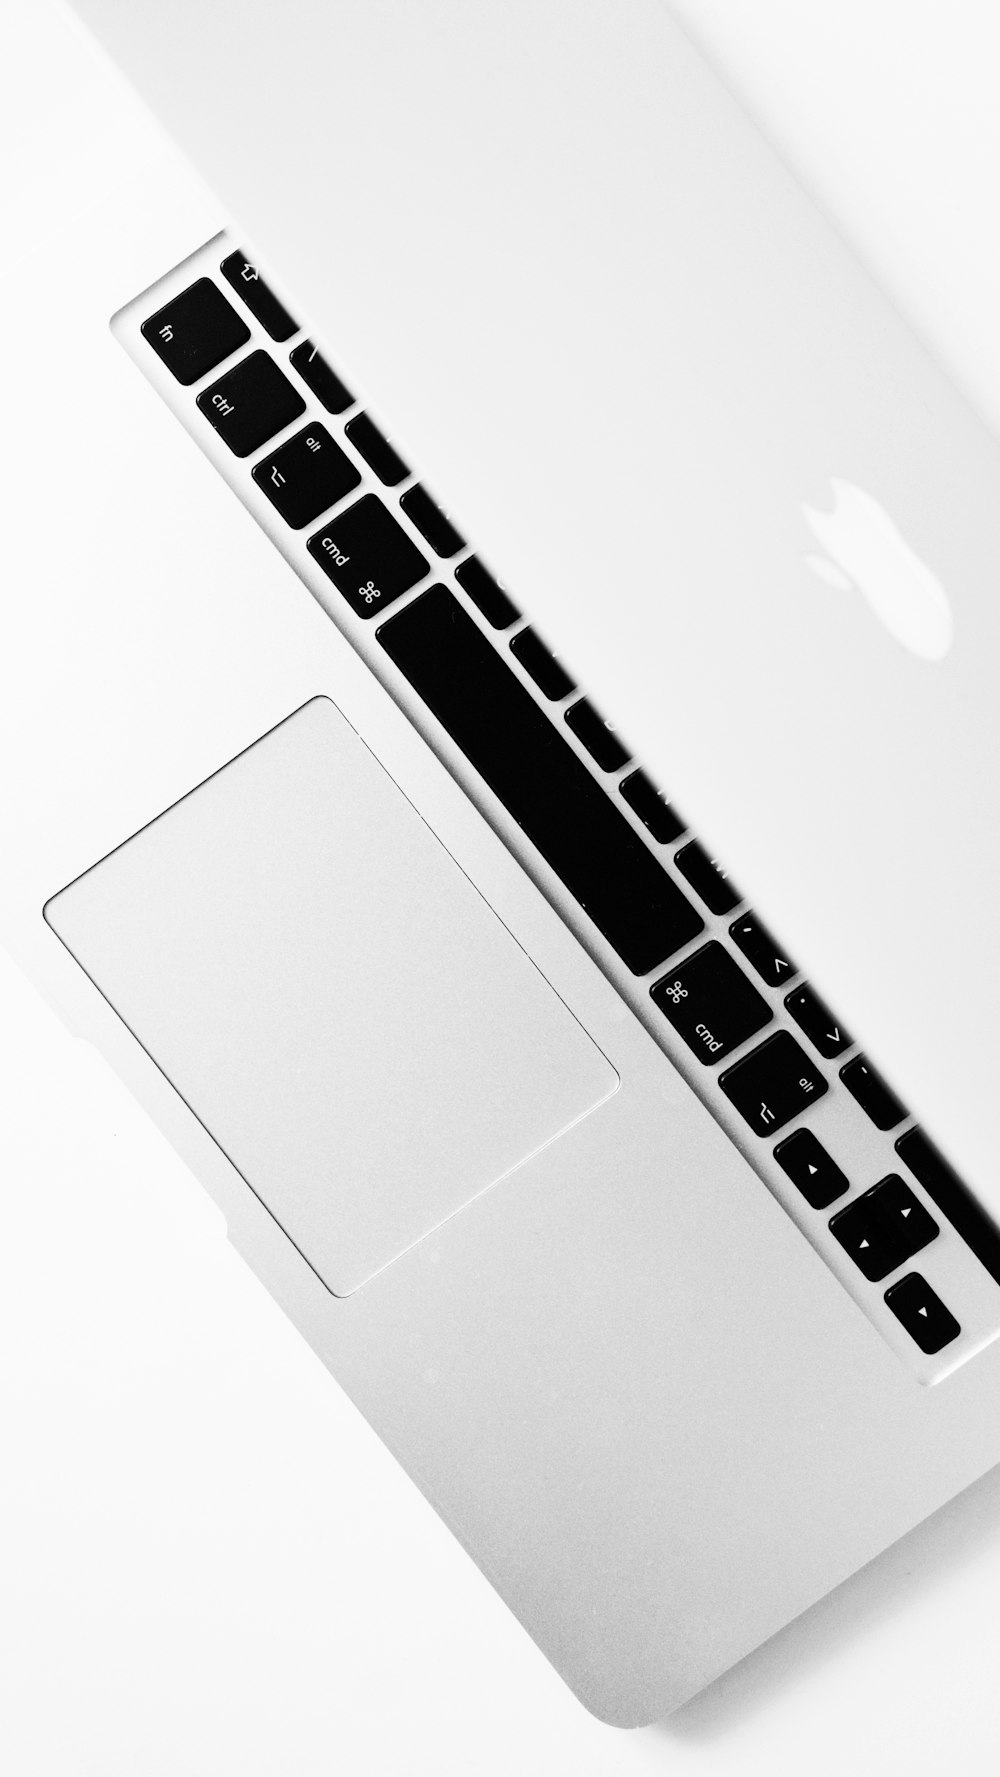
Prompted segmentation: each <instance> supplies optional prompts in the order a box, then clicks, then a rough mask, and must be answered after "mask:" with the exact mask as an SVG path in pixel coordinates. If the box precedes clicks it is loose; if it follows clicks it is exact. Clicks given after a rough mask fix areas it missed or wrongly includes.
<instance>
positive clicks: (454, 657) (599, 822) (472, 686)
mask: <svg viewBox="0 0 1000 1777" xmlns="http://www.w3.org/2000/svg"><path fill="white" fill-rule="evenodd" d="M378 638H379V641H380V642H381V644H382V646H383V648H384V649H385V650H386V653H387V654H388V655H389V656H390V658H391V659H392V660H393V661H395V663H396V665H397V666H398V667H399V670H400V672H402V673H403V674H404V676H405V677H406V678H407V679H409V681H410V684H411V685H412V686H413V688H414V690H415V691H417V692H418V693H419V695H420V696H421V697H422V698H423V700H424V702H425V703H426V704H427V706H428V708H429V709H431V710H432V711H433V713H434V715H435V716H436V717H437V719H438V721H439V722H440V723H441V725H442V727H444V728H445V729H446V730H447V732H448V733H449V734H450V735H451V737H452V739H453V740H454V741H455V742H456V744H457V745H458V746H459V747H460V748H461V750H462V752H463V753H464V754H465V755H466V758H467V759H468V760H469V761H470V763H471V764H472V765H474V766H475V768H476V770H477V771H478V772H479V773H480V774H481V775H482V777H484V778H485V780H486V782H487V783H488V784H489V786H490V788H491V790H493V792H494V794H495V795H496V796H497V797H499V799H500V801H501V802H502V803H503V805H504V807H505V808H506V809H507V810H508V812H509V813H510V814H511V815H512V816H513V818H514V820H515V821H516V822H517V824H518V826H519V827H521V828H522V830H523V831H524V832H525V833H526V834H527V836H528V838H529V839H530V840H531V841H532V843H533V844H534V845H536V846H537V847H538V850H539V851H540V852H541V853H542V856H543V857H544V858H546V859H547V860H548V862H549V864H550V865H551V866H552V869H553V870H554V871H555V873H556V875H557V876H558V877H559V878H560V879H561V881H562V882H563V883H564V884H565V885H566V887H567V888H568V889H569V891H570V893H571V894H572V895H573V896H574V897H575V898H576V900H577V901H578V902H579V903H580V906H581V907H582V908H583V909H584V911H585V912H586V913H588V914H589V916H590V918H591V919H592V920H593V922H594V924H595V925H596V926H597V928H598V930H599V931H601V932H603V934H604V936H605V938H607V940H608V942H609V944H611V945H612V946H613V948H614V949H615V950H616V951H617V952H618V955H619V956H620V957H621V959H622V961H623V962H624V963H625V964H626V965H627V966H628V968H630V969H631V970H632V971H633V973H634V974H636V975H644V974H646V972H647V971H648V970H649V969H654V968H656V967H657V966H658V965H659V964H660V963H662V962H664V961H665V959H666V958H667V957H668V956H672V955H673V953H674V952H675V951H676V950H679V949H680V948H681V946H682V945H684V944H687V943H688V942H689V940H690V939H691V938H695V937H697V935H698V933H699V932H700V931H702V930H703V927H704V922H703V920H702V919H701V918H700V917H699V915H698V914H697V913H696V912H695V910H694V908H693V907H692V906H691V903H690V902H689V901H688V900H686V899H685V897H684V895H682V894H681V892H680V890H679V889H678V888H677V886H676V884H675V883H673V882H672V881H671V880H670V878H669V876H667V874H666V872H665V871H664V870H662V869H661V867H660V865H659V864H658V863H657V861H656V859H655V858H654V857H653V855H652V853H651V852H649V851H648V850H647V849H646V846H645V845H644V843H643V841H642V840H641V839H640V838H639V837H638V835H637V834H636V833H635V832H634V831H633V829H632V828H631V827H630V826H629V823H628V821H627V820H626V819H625V816H624V815H623V814H622V813H621V811H620V810H619V809H618V808H616V807H615V805H614V803H613V802H611V801H609V799H608V797H607V795H606V794H605V792H604V790H603V789H602V788H601V787H600V785H599V784H598V783H596V782H595V780H594V779H593V778H592V777H591V775H590V772H589V771H588V770H587V767H586V766H585V765H584V764H583V762H582V760H581V759H579V758H578V756H577V754H576V753H574V751H573V749H572V747H571V746H570V745H569V743H568V741H566V740H565V739H564V738H563V736H562V735H561V734H560V733H559V731H558V729H556V728H555V727H554V726H553V724H552V722H551V721H550V720H549V718H548V716H547V715H546V714H545V713H544V711H543V710H541V709H540V708H539V706H538V704H537V703H536V702H535V700H534V698H533V697H532V696H531V694H530V692H529V691H527V690H526V688H525V687H524V685H522V683H521V681H520V680H519V679H518V678H517V676H516V674H515V673H514V672H513V671H512V669H511V668H510V667H509V666H507V665H506V664H505V662H504V661H503V659H502V658H501V656H500V655H499V654H498V653H497V651H496V649H495V648H494V647H493V644H492V643H491V642H490V641H488V640H487V638H486V636H485V635H484V634H483V632H482V630H481V629H479V627H478V626H477V625H476V624H475V623H474V622H473V620H472V618H471V617H469V616H468V615H467V613H466V612H465V611H464V610H463V609H462V607H461V605H460V604H459V602H458V600H457V599H456V598H455V597H454V595H453V594H452V593H450V592H449V591H448V590H447V588H446V587H444V586H432V587H431V589H430V591H429V592H425V593H423V594H422V595H421V597H420V598H418V599H414V601H413V603H412V604H411V605H408V606H407V607H406V609H405V610H403V611H400V613H399V615H398V616H396V617H390V618H388V619H387V620H386V622H385V623H383V624H382V625H381V626H380V628H379V631H378Z"/></svg>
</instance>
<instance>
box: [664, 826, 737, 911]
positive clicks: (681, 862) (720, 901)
mask: <svg viewBox="0 0 1000 1777" xmlns="http://www.w3.org/2000/svg"><path fill="white" fill-rule="evenodd" d="M674 862H675V864H676V865H677V868H678V870H679V871H680V872H681V875H682V876H686V877H687V879H688V882H689V883H690V884H691V887H692V888H693V889H694V891H695V893H696V894H698V895H700V896H701V898H702V900H703V901H704V903H705V906H706V907H709V908H711V911H712V912H713V913H732V910H733V908H734V907H738V906H739V904H740V902H741V901H742V899H743V896H742V895H741V894H740V893H739V892H738V891H737V890H736V889H734V887H733V885H732V883H731V882H730V880H729V878H728V876H727V875H726V872H725V871H724V870H723V869H721V868H720V866H719V865H718V864H717V863H716V861H715V859H714V858H710V857H709V855H708V853H707V851H706V850H705V848H704V846H701V845H699V844H698V841H697V839H692V841H691V843H690V845H685V846H684V847H683V848H682V850H681V851H679V852H678V853H677V856H676V857H675V859H674Z"/></svg>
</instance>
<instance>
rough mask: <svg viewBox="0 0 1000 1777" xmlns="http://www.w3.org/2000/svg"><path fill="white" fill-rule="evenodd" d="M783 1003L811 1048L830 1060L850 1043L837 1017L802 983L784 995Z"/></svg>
mask: <svg viewBox="0 0 1000 1777" xmlns="http://www.w3.org/2000/svg"><path fill="white" fill-rule="evenodd" d="M785 1005H786V1006H787V1007H788V1010H789V1011H790V1013H791V1014H792V1017H793V1018H794V1019H795V1022H796V1024H797V1025H798V1027H799V1029H800V1030H804V1031H805V1033H806V1036H807V1037H808V1038H809V1041H810V1042H811V1043H812V1045H813V1047H814V1048H816V1049H818V1050H819V1052H820V1054H821V1055H823V1056H825V1057H826V1059H827V1061H832V1060H833V1057H834V1056H835V1055H842V1054H843V1052H844V1050H845V1049H849V1048H850V1046H851V1038H850V1037H849V1036H848V1034H847V1032H846V1030H845V1029H844V1027H843V1025H842V1024H841V1023H840V1021H839V1019H836V1018H834V1016H833V1014H832V1012H830V1011H829V1010H828V1008H827V1007H826V1006H825V1005H824V1004H823V1001H822V1000H821V999H820V997H819V994H818V993H816V991H815V990H814V989H813V988H812V987H809V986H808V985H807V984H806V983H803V985H802V986H801V987H796V988H795V990H794V991H793V992H792V993H789V994H786V995H785Z"/></svg>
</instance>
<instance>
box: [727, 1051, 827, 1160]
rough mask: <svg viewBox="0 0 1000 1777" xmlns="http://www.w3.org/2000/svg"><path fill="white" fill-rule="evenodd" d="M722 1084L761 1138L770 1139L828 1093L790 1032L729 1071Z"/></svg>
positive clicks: (742, 1115) (747, 1056) (821, 1078)
mask: <svg viewBox="0 0 1000 1777" xmlns="http://www.w3.org/2000/svg"><path fill="white" fill-rule="evenodd" d="M719 1084H720V1086H721V1087H722V1090H723V1092H724V1093H725V1094H726V1097H727V1098H728V1099H729V1100H730V1101H731V1102H732V1103H733V1104H734V1105H735V1106H736V1109H737V1110H738V1111H739V1113H740V1116H741V1117H745V1119H746V1121H747V1122H748V1123H749V1125H750V1127H751V1129H754V1130H756V1132H757V1134H758V1135H770V1134H771V1133H772V1131H773V1130H775V1129H780V1128H781V1127H782V1125H783V1124H785V1123H790V1122H791V1120H792V1118H793V1117H797V1116H798V1115H799V1113H800V1111H804V1110H807V1109H808V1107H809V1106H810V1105H811V1104H815V1103H816V1101H817V1099H820V1098H822V1097H823V1094H824V1092H826V1091H827V1084H826V1081H825V1080H824V1078H823V1076H822V1074H821V1073H820V1072H819V1070H818V1069H817V1068H815V1067H814V1066H813V1064H812V1062H811V1061H810V1060H809V1057H808V1055H807V1054H806V1052H805V1050H804V1049H803V1048H802V1047H801V1046H800V1045H799V1044H798V1043H797V1042H796V1041H795V1038H794V1037H793V1036H792V1035H791V1033H790V1032H789V1031H787V1030H782V1031H779V1032H778V1034H777V1036H774V1037H769V1038H768V1040H767V1042H766V1043H761V1045H760V1048H759V1049H753V1050H751V1052H750V1054H749V1055H746V1056H744V1058H743V1060H742V1061H737V1062H736V1064H735V1066H733V1067H731V1068H727V1070H726V1072H725V1073H724V1074H722V1075H721V1076H720V1079H719Z"/></svg>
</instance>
